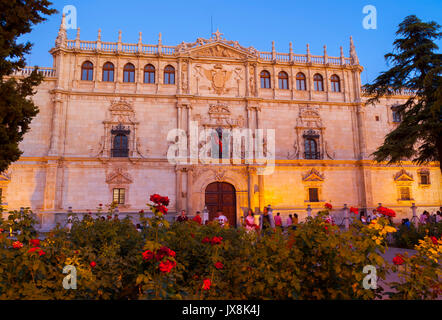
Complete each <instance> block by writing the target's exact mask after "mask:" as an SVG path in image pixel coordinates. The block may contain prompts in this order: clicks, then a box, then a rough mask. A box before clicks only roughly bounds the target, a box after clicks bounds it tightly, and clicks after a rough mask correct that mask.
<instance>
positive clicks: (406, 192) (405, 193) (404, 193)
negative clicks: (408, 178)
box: [400, 187, 411, 200]
mask: <svg viewBox="0 0 442 320" xmlns="http://www.w3.org/2000/svg"><path fill="white" fill-rule="evenodd" d="M400 192H401V200H410V199H411V197H410V188H409V187H401V188H400Z"/></svg>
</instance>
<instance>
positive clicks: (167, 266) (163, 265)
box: [159, 260, 176, 273]
mask: <svg viewBox="0 0 442 320" xmlns="http://www.w3.org/2000/svg"><path fill="white" fill-rule="evenodd" d="M175 266H176V262H175V261H170V260H166V261H161V262H160V266H159V268H160V271H161V272H163V273H169V272H170V271H171V270H172V269H173V268H174V267H175Z"/></svg>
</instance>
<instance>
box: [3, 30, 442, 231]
mask: <svg viewBox="0 0 442 320" xmlns="http://www.w3.org/2000/svg"><path fill="white" fill-rule="evenodd" d="M350 41H351V43H350V57H345V56H344V54H343V52H342V47H341V56H340V57H329V56H327V51H326V48H325V47H324V53H323V55H320V56H315V55H311V54H310V51H309V48H308V46H307V54H294V53H293V50H292V46H291V44H290V52H289V53H277V52H275V49H274V46H273V48H272V51H271V52H260V51H257V50H256V49H254V48H252V47H249V48H245V47H243V46H241V45H240V44H238V43H237V42H235V41H228V40H225V39H224V38H223V37H222V34H220V33H219V32H218V31H217V32H216V33H214V34H213V36H212V38H210V39H202V38H198V39H197V40H196V41H195V42H194V43H184V42H183V43H182V44H179V45H177V46H165V45H163V44H162V39H161V35H160V38H159V41H158V44H156V45H146V44H143V43H142V41H141V33H140V37H139V42H138V43H136V44H126V43H122V41H121V33H120V34H119V39H118V42H116V43H109V42H101V37H100V33H99V35H98V39H97V41H82V40H80V36H79V30H78V33H77V38H76V39H75V40H68V39H67V37H66V31H65V30H64V27H63V24H62V26H61V27H60V31H59V34H58V36H57V39H56V44H55V47H54V48H53V49H51V50H50V53H51V54H52V56H53V58H54V65H53V68H45V69H42V72H44V74H45V75H46V77H45V80H44V82H43V83H42V84H41V85H40V87H39V88H38V91H37V93H36V95H35V97H34V100H35V102H36V103H37V105H38V106H39V108H40V113H39V114H38V116H37V117H36V118H35V119H34V120H33V122H32V124H31V130H30V132H29V133H28V134H27V135H26V136H25V139H24V141H23V142H22V143H21V146H20V148H21V149H22V150H23V151H24V154H23V156H22V157H21V158H20V160H19V161H17V162H16V163H14V164H12V165H11V167H10V168H9V169H8V170H7V172H4V173H3V174H2V175H1V176H0V187H1V188H2V192H3V197H4V202H6V203H7V207H8V209H17V208H19V207H31V208H32V209H33V210H35V211H36V212H37V213H38V215H39V217H40V219H41V221H42V223H43V225H45V226H50V225H53V224H54V223H55V221H58V220H57V218H56V217H57V214H61V213H65V212H66V211H67V209H68V208H69V207H72V210H73V211H74V212H85V211H86V210H93V211H94V210H95V209H96V208H97V205H98V204H99V203H110V202H111V201H112V199H113V196H114V192H115V191H114V189H124V193H125V195H124V204H121V205H120V206H119V210H120V212H127V213H130V212H132V213H136V212H138V211H139V210H140V209H142V208H145V204H146V202H148V197H149V195H150V194H153V193H160V194H162V195H168V196H169V197H170V198H171V205H170V209H169V210H170V212H177V211H179V210H180V209H183V208H186V209H187V210H188V212H190V214H193V213H194V211H195V210H202V209H203V207H204V205H205V188H206V186H207V185H208V184H210V183H212V182H214V181H223V182H227V183H230V184H232V185H233V186H234V188H235V190H236V209H235V210H236V213H237V217H238V220H237V221H238V223H239V221H240V220H239V217H240V216H242V214H243V211H244V210H246V208H248V207H251V208H253V209H254V210H262V208H263V207H264V206H265V205H268V204H271V205H272V207H273V208H274V210H275V211H274V212H277V211H279V212H281V214H282V216H285V215H287V214H289V213H294V212H296V213H298V214H299V216H300V218H301V219H303V218H304V217H305V215H306V207H307V206H308V205H310V206H311V207H312V208H313V213H315V212H316V211H318V210H319V209H321V208H323V206H324V203H325V202H330V203H332V204H333V206H334V209H336V211H337V212H338V211H339V210H340V209H341V208H342V207H343V206H344V204H347V205H348V206H354V207H359V208H367V209H371V208H373V207H376V206H377V205H378V203H382V205H384V206H387V207H390V208H393V209H394V210H396V212H397V213H398V217H397V218H398V219H400V218H402V217H405V216H408V217H409V216H410V214H411V210H410V206H411V205H412V203H416V205H417V206H418V208H419V209H418V212H421V211H422V210H423V209H427V210H428V209H430V210H433V209H435V208H437V207H439V206H440V205H441V199H442V188H441V173H440V171H439V167H438V163H430V164H427V165H426V166H424V167H419V166H416V165H413V164H412V163H411V162H407V161H405V162H403V163H402V165H400V166H399V165H398V166H386V165H384V164H377V163H374V162H373V161H372V160H371V157H370V154H371V153H372V152H373V151H374V150H375V149H376V148H377V146H379V145H380V144H381V142H382V141H383V138H384V136H385V134H386V133H388V132H389V131H390V130H392V129H393V128H394V126H395V125H396V123H395V120H397V119H396V118H393V117H394V114H393V110H392V106H394V105H395V104H397V103H398V102H400V101H403V99H407V98H408V95H407V92H400V93H398V94H397V95H396V96H391V97H390V98H388V99H383V100H381V102H380V103H379V104H376V105H365V101H366V99H367V98H366V97H364V95H363V92H362V91H361V80H360V73H361V71H362V70H363V68H362V67H361V66H360V65H359V61H358V58H357V55H356V51H355V47H354V45H353V42H352V40H350ZM85 62H89V63H90V65H91V66H92V67H91V69H90V70H86V69H85V68H84V66H85V64H84V63H85ZM107 62H111V63H112V64H113V66H114V71H113V81H103V79H104V78H103V77H104V76H103V73H104V72H105V71H106V70H105V69H106V68H104V65H105V64H106V63H107ZM128 63H130V64H131V65H132V66H133V67H134V72H133V73H130V72H129V73H127V75H126V76H125V75H124V72H123V70H124V68H125V66H127V64H128ZM147 65H152V66H153V67H154V70H155V71H154V75H152V79H153V80H152V79H150V78H149V75H146V74H145V66H147ZM166 66H172V67H173V69H174V70H173V77H172V76H170V74H168V75H165V68H166ZM82 67H83V69H82ZM31 71H32V68H26V69H24V70H22V71H20V72H19V73H17V74H16V76H17V77H20V76H22V75H26V74H28V73H29V72H31ZM262 71H267V72H268V73H269V74H270V79H269V82H268V84H269V85H268V84H266V83H264V86H266V85H267V86H269V87H270V88H263V87H262V86H263V83H262V82H263V81H267V80H264V79H261V73H262ZM280 72H284V73H283V74H281V73H280ZM300 73H302V74H303V75H304V76H305V90H298V89H302V84H301V83H300V84H298V85H297V80H296V78H297V75H299V74H300ZM316 74H320V75H321V76H322V78H323V82H322V86H323V91H317V90H315V83H314V76H315V75H316ZM281 75H282V76H281ZM284 75H285V76H286V80H284ZM333 75H335V76H338V84H337V85H338V87H333V86H336V82H335V83H332V82H331V79H332V76H333ZM90 77H91V78H90ZM126 77H127V78H126ZM131 77H133V82H128V81H127V80H129V81H131V80H132V79H131ZM171 77H172V78H171ZM82 78H83V80H82ZM166 78H167V79H166ZM87 79H91V80H87ZM146 79H147V80H146ZM125 80H126V81H125ZM149 80H150V81H149ZM146 82H153V83H146ZM165 82H172V83H165ZM316 85H318V84H316ZM299 86H301V87H299ZM333 89H334V90H333ZM191 121H198V124H199V126H200V127H201V128H203V127H217V126H218V127H222V128H250V129H258V128H261V129H275V132H276V143H275V148H276V150H275V153H276V154H275V155H276V158H275V166H276V167H275V171H274V173H273V174H270V175H259V174H258V173H257V167H258V166H257V165H254V164H245V163H242V164H231V163H230V164H218V165H214V164H212V165H204V164H201V163H196V164H195V163H194V164H189V165H180V164H173V163H170V162H169V161H168V160H167V158H166V155H167V151H168V148H169V146H170V144H171V143H170V142H167V135H168V132H169V131H170V130H172V129H174V128H180V129H183V130H184V131H186V132H188V130H189V127H190V122H191ZM118 125H122V126H123V127H122V128H123V129H124V130H127V131H128V132H129V134H128V135H127V141H125V142H124V143H125V145H127V157H114V156H112V155H113V148H115V145H114V144H115V143H116V142H115V141H114V140H113V139H114V138H115V134H113V132H116V131H115V130H117V129H118V128H117V127H118ZM120 129H121V128H120ZM113 130H114V131H113ZM309 135H310V136H311V137H312V139H313V140H314V144H315V147H316V149H315V152H317V154H314V155H313V156H312V154H306V151H308V150H305V148H306V141H305V140H306V139H307V138H306V137H309ZM125 139H126V138H125ZM306 157H307V158H308V159H306ZM309 158H312V159H309ZM424 174H425V175H427V176H428V178H429V179H428V181H427V180H425V181H424V180H422V179H423V178H422V175H424ZM422 181H424V182H425V183H424V184H423V183H422ZM312 188H314V189H316V190H317V191H316V192H317V197H318V199H317V200H318V201H311V200H312V198H311V197H314V196H315V195H312V194H310V191H309V189H312ZM401 188H402V189H401ZM404 188H408V191H407V190H405V189H404ZM407 192H408V193H409V194H408V196H407ZM407 198H409V200H408V199H407ZM401 199H403V200H401Z"/></svg>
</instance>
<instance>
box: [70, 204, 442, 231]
mask: <svg viewBox="0 0 442 320" xmlns="http://www.w3.org/2000/svg"><path fill="white" fill-rule="evenodd" d="M272 211H273V210H272V209H271V207H270V205H269V206H267V207H264V210H263V212H262V213H260V214H255V213H254V212H253V210H252V209H248V211H247V214H246V215H245V216H244V217H243V218H244V219H243V223H242V226H243V227H244V228H246V230H247V231H250V232H252V231H255V232H266V230H270V229H275V228H278V229H280V230H281V231H284V230H296V227H297V225H298V222H299V221H298V215H297V214H296V213H293V214H289V215H288V217H287V219H286V223H285V224H284V223H283V220H282V217H281V214H280V212H277V213H276V215H275V216H273V215H272ZM381 216H383V215H382V214H381V213H379V212H378V211H377V210H376V209H373V210H372V212H371V213H365V212H364V211H360V212H359V219H360V221H361V222H362V223H363V224H369V223H371V221H373V220H375V219H378V218H380V217H381ZM85 217H86V218H91V216H90V215H85ZM387 218H389V220H390V223H391V225H393V221H392V218H391V217H389V216H387ZM97 219H99V220H103V221H104V220H106V218H105V217H104V216H101V217H98V218H97ZM110 219H112V216H110V215H108V216H107V220H110ZM113 219H114V220H118V214H115V215H114V217H113ZM212 220H213V221H217V222H218V223H219V224H220V225H221V226H222V227H225V226H228V225H229V220H228V219H227V217H226V216H225V215H224V213H223V211H222V210H217V212H216V216H215V218H213V219H212ZM176 221H177V222H186V221H193V222H195V223H198V224H206V225H207V224H208V223H209V222H210V221H209V220H203V218H202V217H201V212H200V211H196V214H195V216H194V217H193V218H192V219H189V217H188V216H187V213H186V210H181V213H180V215H179V216H178V217H177V218H176ZM327 221H328V222H330V223H332V224H333V223H334V221H333V218H332V217H331V216H329V217H327ZM439 222H442V207H441V208H440V210H438V211H437V212H433V213H432V214H430V213H429V212H428V211H426V210H425V211H423V213H422V214H421V215H420V217H419V220H418V223H419V224H421V225H424V224H429V223H439ZM411 223H412V222H410V220H409V219H408V218H405V219H402V224H403V225H406V226H408V227H409V226H410V224H411ZM65 227H66V228H67V229H68V230H70V229H71V228H72V220H71V219H68V221H67V224H66V226H65ZM136 228H137V230H138V231H141V230H142V226H141V225H140V224H139V223H138V224H137V225H136Z"/></svg>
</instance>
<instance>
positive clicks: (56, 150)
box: [48, 94, 64, 156]
mask: <svg viewBox="0 0 442 320" xmlns="http://www.w3.org/2000/svg"><path fill="white" fill-rule="evenodd" d="M52 101H53V103H54V108H53V111H52V128H51V140H50V141H51V142H50V147H49V151H48V156H59V155H60V153H61V150H60V140H61V135H62V126H61V122H62V119H63V107H64V106H63V99H62V97H61V96H60V94H56V96H55V97H54V98H53V100H52Z"/></svg>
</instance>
